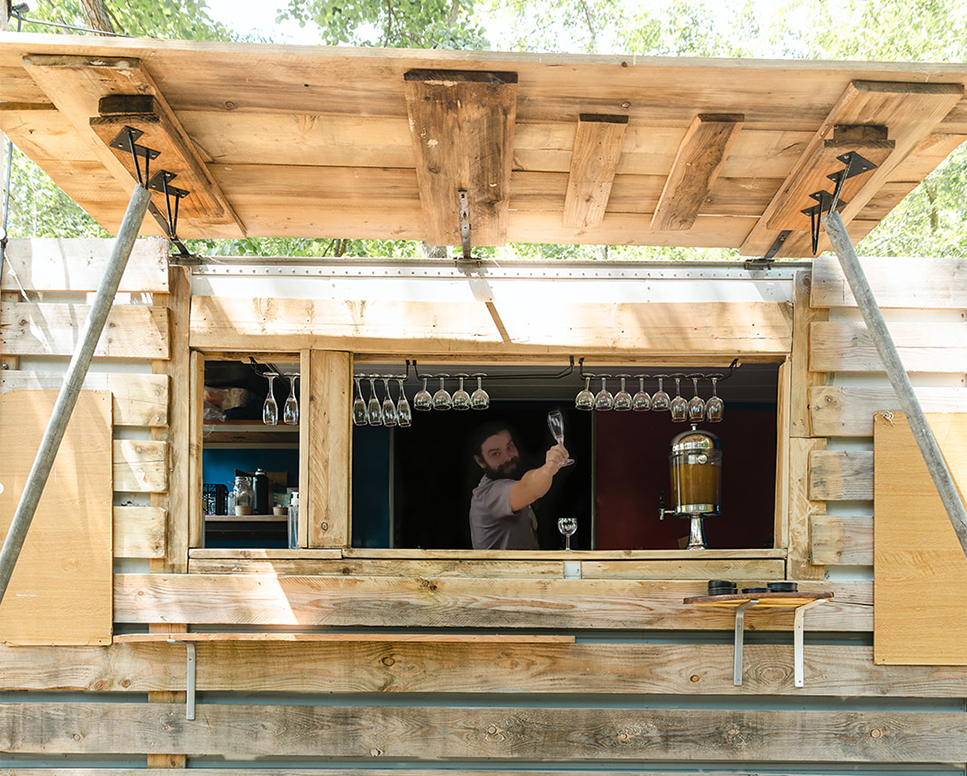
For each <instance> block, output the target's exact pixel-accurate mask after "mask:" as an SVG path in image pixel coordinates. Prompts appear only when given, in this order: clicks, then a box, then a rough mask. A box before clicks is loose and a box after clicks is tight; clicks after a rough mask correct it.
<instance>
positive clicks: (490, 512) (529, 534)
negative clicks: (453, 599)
mask: <svg viewBox="0 0 967 776" xmlns="http://www.w3.org/2000/svg"><path fill="white" fill-rule="evenodd" d="M473 449H474V456H473V459H474V460H475V461H476V462H477V465H478V466H479V467H480V468H481V469H483V471H484V475H483V477H482V478H481V479H480V483H479V484H478V485H477V487H476V488H474V491H473V496H472V497H471V499H470V536H471V539H472V541H473V548H474V549H475V550H536V549H538V544H537V520H536V518H535V517H534V510H533V509H531V504H533V503H534V502H535V501H537V499H539V498H540V497H541V496H543V495H544V494H545V493H547V491H548V490H550V488H551V483H552V482H553V481H554V475H555V474H557V472H558V470H559V469H560V468H561V463H562V462H563V461H565V460H567V458H568V454H567V450H566V449H565V448H564V446H563V445H554V446H553V447H551V448H550V449H549V450H548V451H547V453H546V454H545V456H544V465H543V466H539V467H538V468H536V469H531V470H530V471H526V472H524V471H522V470H521V468H522V467H521V462H520V453H518V451H517V445H516V444H515V443H514V436H513V433H512V432H511V430H510V429H509V428H508V427H507V425H506V424H505V423H500V422H495V423H488V424H487V425H485V426H482V427H481V428H480V429H478V430H477V433H476V436H475V438H474V447H473Z"/></svg>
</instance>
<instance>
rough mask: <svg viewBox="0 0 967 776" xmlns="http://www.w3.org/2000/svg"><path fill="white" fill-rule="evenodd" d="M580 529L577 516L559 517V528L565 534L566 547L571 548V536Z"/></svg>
mask: <svg viewBox="0 0 967 776" xmlns="http://www.w3.org/2000/svg"><path fill="white" fill-rule="evenodd" d="M577 529H578V521H577V518H576V517H559V518H557V530H558V531H560V532H561V534H563V536H564V549H565V550H570V549H571V537H572V536H573V535H574V533H575V532H576V531H577Z"/></svg>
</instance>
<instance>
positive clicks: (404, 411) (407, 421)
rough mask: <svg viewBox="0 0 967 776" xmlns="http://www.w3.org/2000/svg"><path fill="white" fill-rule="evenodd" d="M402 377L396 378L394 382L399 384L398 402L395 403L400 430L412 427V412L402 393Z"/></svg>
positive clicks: (404, 394)
mask: <svg viewBox="0 0 967 776" xmlns="http://www.w3.org/2000/svg"><path fill="white" fill-rule="evenodd" d="M405 379H406V378H404V377H397V378H396V382H398V383H399V384H400V400H399V401H398V402H396V416H397V417H398V418H399V421H400V428H409V427H410V426H412V425H413V410H411V409H410V403H409V402H408V401H407V400H406V393H404V391H403V380H405Z"/></svg>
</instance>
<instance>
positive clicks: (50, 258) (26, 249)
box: [0, 237, 168, 293]
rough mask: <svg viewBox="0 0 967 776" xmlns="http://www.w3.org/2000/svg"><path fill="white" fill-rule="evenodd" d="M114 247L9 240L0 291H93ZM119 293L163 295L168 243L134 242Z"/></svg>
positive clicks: (76, 241)
mask: <svg viewBox="0 0 967 776" xmlns="http://www.w3.org/2000/svg"><path fill="white" fill-rule="evenodd" d="M113 249H114V241H113V240H95V239H81V238H72V239H70V240H62V239H59V238H52V237H34V238H31V239H20V240H16V239H14V240H10V241H9V242H8V243H7V249H6V254H5V255H4V263H3V275H2V276H0V290H3V291H19V290H21V289H23V290H25V291H97V287H98V285H99V284H100V282H101V278H102V277H103V275H104V268H105V267H106V266H107V261H108V258H110V255H111V251H112V250H113ZM118 290H119V291H124V292H138V293H167V291H168V242H167V240H160V239H158V238H150V239H144V240H137V241H135V243H134V248H133V249H132V250H131V256H130V258H129V259H128V263H127V265H126V266H125V269H124V274H123V275H121V284H120V286H119V287H118Z"/></svg>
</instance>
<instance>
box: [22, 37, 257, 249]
mask: <svg viewBox="0 0 967 776" xmlns="http://www.w3.org/2000/svg"><path fill="white" fill-rule="evenodd" d="M23 65H24V68H25V69H26V71H27V72H28V73H29V74H30V76H31V77H32V78H33V80H34V81H35V82H36V83H37V85H38V86H40V88H41V89H43V90H44V92H45V93H46V94H47V96H48V97H49V98H50V101H51V102H52V103H53V104H54V106H55V107H56V108H57V110H58V111H60V113H62V114H63V115H64V116H66V117H67V118H68V119H69V120H70V123H71V124H72V125H73V127H74V129H75V131H76V132H77V133H78V135H79V136H80V137H81V138H84V139H85V141H86V142H87V143H88V145H89V146H90V148H91V150H92V151H93V153H94V155H95V157H96V158H97V159H98V160H99V161H100V162H101V163H102V164H103V165H104V167H105V168H106V169H107V170H108V172H110V173H111V175H112V176H113V177H114V179H115V180H116V181H117V182H118V184H119V186H120V187H121V189H122V190H123V191H130V189H131V184H132V182H133V181H136V177H135V175H134V172H133V169H134V168H133V166H131V164H130V158H127V159H125V158H124V157H123V155H118V156H115V152H114V151H113V150H112V149H110V148H108V146H107V144H106V143H105V142H102V139H101V138H100V137H99V136H98V134H97V132H96V131H95V130H94V129H93V128H92V127H91V119H92V118H95V117H97V116H98V115H99V103H100V101H101V99H102V98H104V97H110V96H113V95H150V96H151V97H153V105H154V111H155V114H156V116H157V121H155V123H154V126H153V127H152V132H153V137H152V139H153V140H154V141H155V142H158V143H159V144H160V143H162V142H163V143H164V147H162V146H153V147H154V148H156V149H157V150H159V151H165V152H166V153H165V156H163V157H159V159H158V162H157V165H158V167H157V169H160V168H164V169H167V170H169V171H171V172H175V173H179V174H182V172H183V171H187V170H189V169H192V170H193V173H192V175H193V177H194V178H195V179H197V181H198V185H197V186H196V188H195V189H194V190H192V196H191V197H186V198H185V200H184V202H183V203H182V205H183V207H182V208H181V209H180V216H181V217H180V219H179V220H180V221H181V224H182V226H183V228H182V229H180V230H179V231H180V232H181V234H180V235H179V236H181V237H195V236H199V237H223V238H238V237H244V236H245V231H244V229H243V227H242V224H241V222H240V221H239V220H238V217H237V216H236V215H235V213H234V211H233V210H232V208H231V206H230V205H229V204H228V201H227V200H226V199H225V197H224V195H223V194H222V193H221V191H220V190H219V188H218V186H217V184H215V182H214V180H213V179H211V177H210V175H209V174H208V171H207V169H206V168H205V166H204V164H203V162H202V161H201V160H200V159H199V158H198V155H197V151H196V150H195V146H194V144H193V143H192V141H191V139H190V138H189V137H188V134H187V133H186V132H185V131H184V129H183V128H182V127H181V124H180V123H179V122H178V120H177V118H176V117H175V114H174V112H173V111H172V110H171V108H170V106H169V105H168V104H167V102H166V101H165V99H164V97H163V96H162V94H161V91H160V90H159V89H158V87H157V85H156V84H155V83H154V80H153V79H152V78H151V76H150V75H149V74H148V73H147V72H146V71H145V70H144V68H143V67H142V65H141V62H140V60H138V59H132V58H124V57H85V56H72V55H63V56H61V55H28V56H26V57H24V58H23ZM121 126H123V125H121ZM121 126H119V127H118V128H117V129H118V131H120V129H121ZM132 126H133V125H132ZM137 128H142V129H143V127H137ZM116 134H117V132H115V133H114V135H116ZM162 135H164V140H163V141H162V138H161V136H162ZM113 138H114V136H113V135H112V137H111V138H110V139H109V140H113ZM145 141H147V138H145ZM143 144H144V143H142V145H143ZM193 182H194V181H193ZM174 185H176V186H178V187H179V188H184V189H189V190H191V189H190V186H189V185H188V180H187V178H185V179H179V181H178V183H176V184H174ZM206 196H207V197H208V199H209V201H208V203H207V209H202V210H201V211H198V210H197V205H196V203H198V202H201V200H202V199H203V198H204V197H206ZM192 199H195V200H196V203H190V200H192ZM153 201H154V203H155V205H156V207H158V208H160V209H161V211H162V212H164V207H165V203H164V195H162V194H156V195H155V196H154V197H153ZM193 210H196V212H193ZM152 233H153V231H152Z"/></svg>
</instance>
